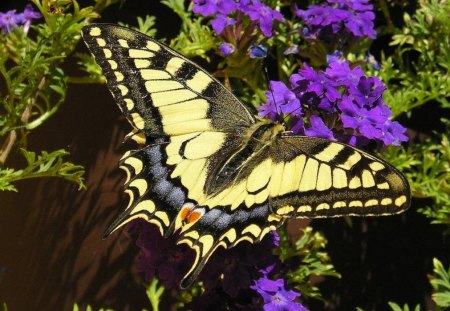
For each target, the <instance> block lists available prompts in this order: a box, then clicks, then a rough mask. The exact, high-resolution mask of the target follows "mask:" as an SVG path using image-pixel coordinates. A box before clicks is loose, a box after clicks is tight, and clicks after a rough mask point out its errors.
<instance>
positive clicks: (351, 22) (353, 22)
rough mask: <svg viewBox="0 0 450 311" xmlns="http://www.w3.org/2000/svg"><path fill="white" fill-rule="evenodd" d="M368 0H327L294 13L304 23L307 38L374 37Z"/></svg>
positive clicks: (371, 7) (371, 13) (371, 12)
mask: <svg viewBox="0 0 450 311" xmlns="http://www.w3.org/2000/svg"><path fill="white" fill-rule="evenodd" d="M368 3H369V0H356V1H350V0H327V4H321V5H313V6H311V7H309V8H308V9H307V10H297V11H296V15H297V16H298V17H300V18H301V19H302V20H303V21H304V22H305V24H306V26H307V28H306V29H305V30H304V34H305V35H306V36H307V37H309V38H328V37H329V36H330V35H331V34H334V35H338V36H341V37H346V36H352V37H355V38H361V37H369V38H371V39H375V37H376V31H375V29H374V23H373V21H374V19H375V14H374V13H373V5H371V4H368Z"/></svg>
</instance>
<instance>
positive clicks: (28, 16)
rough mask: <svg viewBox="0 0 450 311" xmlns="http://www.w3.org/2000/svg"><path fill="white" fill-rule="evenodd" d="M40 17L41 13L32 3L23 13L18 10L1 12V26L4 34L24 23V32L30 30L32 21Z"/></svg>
mask: <svg viewBox="0 0 450 311" xmlns="http://www.w3.org/2000/svg"><path fill="white" fill-rule="evenodd" d="M40 17H41V14H40V13H39V12H35V11H34V10H33V7H32V6H31V4H28V5H27V6H26V7H25V10H24V11H23V12H22V13H16V10H10V11H7V12H6V13H2V12H0V28H1V29H2V32H3V33H4V34H7V33H9V32H10V31H12V30H13V29H14V28H16V27H18V26H19V25H24V32H28V29H29V28H30V25H31V21H32V20H33V19H38V18H40Z"/></svg>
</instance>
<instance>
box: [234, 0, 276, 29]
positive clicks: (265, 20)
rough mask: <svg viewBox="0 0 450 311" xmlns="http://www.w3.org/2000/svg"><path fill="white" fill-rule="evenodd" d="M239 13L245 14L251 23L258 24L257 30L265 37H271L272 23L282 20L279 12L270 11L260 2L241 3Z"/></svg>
mask: <svg viewBox="0 0 450 311" xmlns="http://www.w3.org/2000/svg"><path fill="white" fill-rule="evenodd" d="M241 11H242V12H244V13H246V14H247V15H248V16H249V17H250V19H251V20H252V21H257V22H258V23H259V28H260V29H261V32H262V33H263V34H264V36H266V37H271V36H272V28H273V22H274V21H275V20H277V21H282V20H283V15H281V13H280V12H278V11H277V10H273V9H271V8H270V7H268V6H267V5H265V4H264V3H262V2H261V1H260V0H252V1H243V2H242V5H241Z"/></svg>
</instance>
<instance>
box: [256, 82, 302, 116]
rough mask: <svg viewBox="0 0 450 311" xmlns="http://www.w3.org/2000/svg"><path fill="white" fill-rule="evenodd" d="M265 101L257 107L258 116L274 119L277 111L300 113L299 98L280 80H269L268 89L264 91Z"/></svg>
mask: <svg viewBox="0 0 450 311" xmlns="http://www.w3.org/2000/svg"><path fill="white" fill-rule="evenodd" d="M266 98H267V103H266V104H264V105H262V106H260V107H258V109H259V111H260V112H259V114H258V115H259V116H260V117H265V116H268V117H269V118H270V119H272V120H275V119H276V116H277V115H278V114H279V113H286V114H290V113H292V114H293V115H300V114H301V113H302V109H301V105H300V100H299V99H298V98H297V97H296V95H295V93H294V92H292V91H291V90H289V89H288V87H287V86H286V85H285V84H284V83H283V82H280V81H270V91H267V92H266Z"/></svg>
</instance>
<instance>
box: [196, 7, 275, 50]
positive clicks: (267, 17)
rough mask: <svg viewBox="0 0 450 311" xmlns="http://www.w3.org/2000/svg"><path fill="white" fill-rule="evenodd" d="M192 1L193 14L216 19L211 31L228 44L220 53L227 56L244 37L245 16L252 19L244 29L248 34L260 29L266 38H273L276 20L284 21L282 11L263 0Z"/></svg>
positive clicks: (223, 45)
mask: <svg viewBox="0 0 450 311" xmlns="http://www.w3.org/2000/svg"><path fill="white" fill-rule="evenodd" d="M193 2H194V6H193V11H194V13H197V14H200V15H202V16H205V17H213V19H212V20H211V26H212V28H213V29H214V31H215V32H216V33H217V34H218V35H220V36H222V37H223V38H224V39H225V41H226V42H225V43H223V44H222V45H221V46H220V47H219V51H220V52H221V53H222V55H224V56H228V55H230V54H232V53H233V52H234V51H235V49H236V46H235V43H236V42H237V41H239V40H240V39H241V36H242V34H241V30H242V25H243V19H244V18H245V17H248V19H249V20H250V24H249V25H245V27H244V28H245V34H246V35H251V30H253V29H254V28H256V27H257V28H259V30H260V31H261V33H262V34H263V35H264V36H265V37H271V36H272V30H273V24H274V21H282V20H283V15H282V14H281V13H280V12H278V11H277V10H274V9H272V8H270V7H269V6H267V5H266V4H264V3H262V2H261V1H260V0H240V1H234V0H193ZM227 30H228V31H227ZM249 30H250V32H249Z"/></svg>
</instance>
